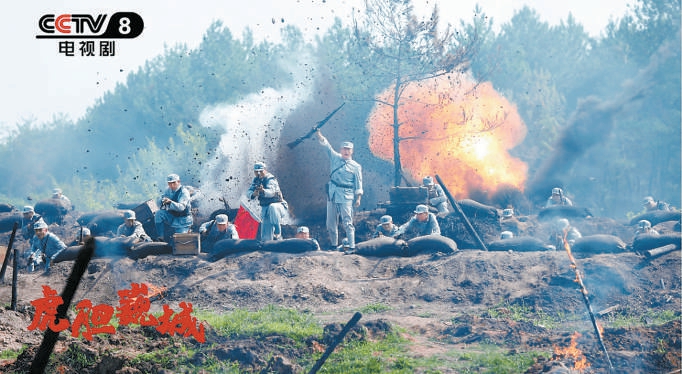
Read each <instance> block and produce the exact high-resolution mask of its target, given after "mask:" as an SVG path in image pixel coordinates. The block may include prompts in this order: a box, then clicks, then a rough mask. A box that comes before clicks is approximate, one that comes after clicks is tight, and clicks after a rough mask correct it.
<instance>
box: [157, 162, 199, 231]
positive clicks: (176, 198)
mask: <svg viewBox="0 0 682 374" xmlns="http://www.w3.org/2000/svg"><path fill="white" fill-rule="evenodd" d="M166 182H167V183H168V189H166V191H165V192H164V193H163V195H161V198H160V199H159V200H160V204H159V206H160V207H161V208H160V209H159V210H157V211H156V213H154V224H155V225H156V234H157V235H156V236H157V239H156V241H164V239H165V237H164V234H165V230H166V226H170V228H171V229H172V230H173V233H172V234H182V233H186V232H189V229H190V227H192V222H193V218H192V206H191V203H190V193H189V191H188V190H187V189H186V188H184V187H183V186H182V184H181V183H180V176H178V175H177V174H170V175H168V177H166ZM172 234H171V235H172Z"/></svg>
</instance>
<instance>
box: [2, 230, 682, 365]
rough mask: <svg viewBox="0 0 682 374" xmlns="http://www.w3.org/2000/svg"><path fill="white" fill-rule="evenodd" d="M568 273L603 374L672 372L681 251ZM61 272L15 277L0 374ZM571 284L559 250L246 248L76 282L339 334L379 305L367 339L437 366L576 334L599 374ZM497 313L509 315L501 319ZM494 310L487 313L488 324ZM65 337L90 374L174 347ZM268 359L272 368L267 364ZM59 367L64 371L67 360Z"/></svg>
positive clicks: (251, 346)
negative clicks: (388, 341) (90, 363)
mask: <svg viewBox="0 0 682 374" xmlns="http://www.w3.org/2000/svg"><path fill="white" fill-rule="evenodd" d="M318 229H319V228H318ZM316 230H317V229H316ZM314 231H315V230H314ZM3 252H4V251H3ZM577 265H578V269H579V270H580V271H581V274H582V277H583V280H584V283H585V285H586V287H587V289H588V291H589V299H590V302H591V305H592V308H593V311H594V313H595V315H596V316H597V318H598V320H599V321H600V323H601V324H602V325H603V326H604V331H603V340H604V344H605V348H606V350H607V352H608V354H609V356H610V360H611V362H612V364H613V366H614V369H615V371H614V372H619V373H621V372H622V373H679V372H680V370H681V369H682V362H681V356H682V353H681V351H680V349H681V344H682V330H681V326H680V319H679V316H680V313H679V311H680V310H682V305H681V289H682V288H681V269H682V261H681V256H680V251H679V250H676V251H673V252H670V253H667V254H665V255H662V256H659V257H655V258H645V257H644V256H642V255H640V254H637V253H634V252H627V251H624V252H622V253H605V254H595V255H591V256H586V257H584V258H579V259H578V260H577ZM72 266H73V262H71V261H66V262H61V263H57V264H55V265H54V267H53V269H52V271H51V273H50V274H49V275H41V273H30V274H27V273H25V272H23V271H22V272H20V273H19V274H18V285H19V287H18V295H17V296H18V303H17V304H18V308H17V311H11V310H8V308H3V309H2V310H0V351H5V350H8V349H12V350H20V349H22V347H25V348H26V349H25V350H24V353H23V354H22V355H21V356H20V357H19V358H18V359H17V360H7V361H4V362H2V363H0V371H2V372H24V371H27V370H28V368H29V367H30V363H31V361H32V360H33V357H34V356H35V354H36V352H37V348H38V346H39V345H40V342H41V341H42V338H43V333H42V332H41V331H38V330H33V331H29V330H28V329H27V327H28V326H29V325H30V324H31V322H32V318H33V311H34V309H33V307H32V305H31V301H33V300H36V299H38V298H41V297H42V296H43V294H42V292H43V290H42V286H43V285H49V286H50V287H52V288H53V289H55V290H57V291H58V292H61V291H62V289H63V288H64V286H65V284H66V279H67V277H68V275H69V273H70V272H71V268H72ZM575 278H576V274H575V271H574V269H573V268H572V267H571V266H570V262H569V260H568V256H567V253H566V252H565V251H534V252H510V251H505V252H486V251H482V250H473V249H460V250H459V251H457V252H455V253H454V254H450V255H440V254H421V255H417V256H414V257H363V256H360V255H355V254H350V255H348V254H344V253H342V252H332V251H316V252H305V253H299V254H292V253H270V252H261V251H257V252H251V253H242V254H234V255H230V256H227V257H225V258H222V259H220V260H218V261H216V262H209V261H206V254H200V255H199V256H172V255H159V256H149V257H146V258H142V259H138V260H133V259H130V258H126V257H123V258H96V259H93V260H92V261H91V262H90V264H89V266H88V269H87V271H86V273H85V275H84V276H83V278H82V281H81V284H80V286H79V288H78V290H77V292H76V294H75V296H74V303H76V302H78V301H80V300H83V299H89V300H91V301H92V303H93V304H94V305H96V304H108V305H118V301H119V295H118V294H117V291H119V290H122V289H128V288H130V285H131V283H146V284H150V285H154V286H158V287H165V288H166V290H165V291H164V292H163V294H162V296H161V298H159V299H156V300H154V301H152V310H153V311H160V310H161V306H162V305H163V304H166V305H169V306H170V307H171V308H174V309H176V310H177V309H179V307H178V305H179V304H180V303H181V302H190V303H192V304H193V307H194V309H195V310H199V309H201V310H210V311H214V312H217V313H220V312H227V311H232V310H235V309H237V308H243V309H248V310H257V309H260V308H263V307H266V306H268V305H277V306H281V307H286V308H294V309H296V310H300V311H307V312H310V313H312V314H313V315H314V316H315V317H316V318H318V319H319V320H320V321H322V323H324V324H328V328H329V329H328V330H329V331H330V332H333V331H338V327H339V326H341V325H342V324H344V323H346V321H348V320H349V319H350V318H351V316H352V315H353V313H354V312H355V311H358V310H360V309H361V308H363V307H366V306H368V305H383V306H388V307H390V309H389V308H386V309H388V310H385V311H381V312H379V313H364V314H363V317H362V319H361V321H360V323H359V325H360V326H361V327H364V328H365V331H368V334H369V336H370V337H371V336H373V335H381V334H382V333H385V332H386V331H387V330H388V329H390V328H391V327H390V326H399V327H402V328H405V329H406V330H407V331H408V333H407V334H406V336H407V337H408V338H409V339H412V340H414V341H415V343H416V344H414V345H413V354H414V355H415V356H423V357H440V358H442V360H444V361H447V360H451V359H452V355H448V354H447V353H448V352H452V351H457V350H462V349H464V348H465V347H467V346H468V345H470V344H472V343H483V342H487V343H492V344H496V345H499V346H502V347H507V348H508V349H510V350H512V352H524V351H528V350H531V349H532V350H545V351H548V352H552V351H553V349H554V348H555V347H568V346H569V345H570V342H571V338H572V336H574V333H575V332H576V331H578V332H580V333H581V335H582V336H581V337H580V338H579V339H578V340H577V348H578V349H580V350H581V351H582V353H583V354H584V356H585V358H586V359H587V362H588V363H589V364H590V367H589V368H588V369H585V370H584V371H583V372H587V373H607V372H609V370H608V364H607V362H608V361H607V360H606V358H605V355H604V354H603V350H602V349H601V347H600V346H599V344H598V340H597V338H596V335H595V334H594V330H593V328H592V324H591V321H590V317H589V314H588V311H587V308H586V305H585V302H584V299H583V297H582V295H581V294H580V293H579V292H578V285H577V283H576V282H575ZM11 279H12V271H11V268H10V269H8V272H7V275H6V276H5V283H4V284H2V286H1V287H0V297H2V299H3V300H4V304H5V306H7V305H9V301H10V300H11V286H10V285H9V281H11ZM505 306H507V307H508V309H509V310H508V313H509V316H508V317H507V316H505V310H506V309H505ZM519 306H521V307H523V308H527V309H524V310H528V311H530V312H532V313H533V314H534V315H538V314H545V315H547V316H550V317H551V319H552V320H553V321H555V322H556V324H557V325H556V326H548V327H543V326H538V324H537V323H535V324H534V323H531V322H525V321H518V319H516V318H514V317H513V316H512V313H513V310H512V309H513V308H514V307H519ZM609 308H610V309H609ZM491 310H495V311H496V314H497V315H495V316H492V315H491ZM664 310H668V311H669V310H674V311H677V319H676V321H674V322H670V323H667V324H664V325H654V324H651V323H650V321H648V320H647V319H646V318H644V319H643V320H641V321H639V322H640V323H639V324H638V327H631V328H613V327H610V325H609V321H610V320H613V319H616V318H619V317H620V318H625V317H627V316H645V315H647V314H646V312H655V311H664ZM602 312H603V313H602ZM206 327H207V330H206V339H207V341H208V342H212V343H218V344H214V345H212V348H211V350H212V352H211V353H212V354H213V355H215V356H216V357H219V358H222V359H230V360H236V361H238V362H239V363H240V367H241V368H242V369H243V370H244V371H254V372H261V371H262V370H264V371H266V372H267V371H270V372H282V373H284V372H300V370H301V368H300V367H297V366H296V365H295V364H290V362H292V361H293V360H295V359H296V358H297V357H299V356H300V355H301V354H302V352H296V351H291V350H287V349H284V348H282V347H283V346H285V344H282V341H280V340H281V339H284V338H282V337H279V338H278V337H268V338H265V339H259V340H253V339H250V340H249V339H247V340H232V341H226V340H224V339H219V338H218V337H217V336H216V335H215V334H214V333H212V332H211V329H210V326H206ZM66 335H67V334H66V333H62V336H61V337H60V340H59V341H58V342H57V346H56V347H55V354H59V353H64V352H66V351H67V350H68V349H69V347H70V346H73V345H80V346H83V347H85V348H84V349H85V350H86V351H88V352H92V354H93V355H95V356H98V357H99V358H98V359H97V362H98V363H97V365H96V366H95V367H93V368H91V369H87V371H86V372H92V373H95V372H112V373H113V372H119V373H137V372H157V370H156V369H155V368H154V367H149V368H144V367H137V368H132V367H130V366H129V364H128V361H129V357H131V356H132V355H133V354H132V353H131V352H137V353H139V352H145V351H147V352H148V351H153V350H155V349H160V347H163V346H164V344H172V343H169V340H168V339H167V336H164V335H163V334H160V333H158V332H156V331H154V330H153V329H151V328H137V327H136V328H132V327H130V328H129V327H120V328H118V329H117V331H116V333H115V334H110V335H101V336H96V337H95V338H94V339H93V340H92V341H87V340H85V339H84V338H82V337H79V338H72V337H70V335H68V336H66ZM150 337H151V338H152V339H149V338H150ZM278 339H279V340H278ZM212 340H213V341H212ZM197 344H198V343H197ZM326 344H329V341H328V340H325V339H324V338H320V339H318V340H315V339H311V341H310V343H309V347H308V348H309V350H310V351H315V350H317V351H320V350H321V349H324V346H325V345H326ZM103 352H106V354H104V353H103ZM60 357H61V356H60ZM266 357H273V359H270V360H269V361H266V359H265V358H266ZM274 358H277V359H274ZM282 362H284V364H283V363H282ZM572 367H573V359H572V358H569V357H564V356H562V355H555V358H554V360H545V361H540V362H537V363H536V364H535V365H534V366H533V367H532V368H531V369H530V370H529V371H528V372H529V373H550V372H551V373H560V372H571V371H570V370H569V369H567V368H572ZM562 370H563V371H562ZM60 371H61V372H73V371H70V370H69V366H68V363H67V362H64V364H63V365H62V367H61V368H60ZM81 372H83V371H81ZM444 372H447V371H444Z"/></svg>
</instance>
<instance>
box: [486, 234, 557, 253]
mask: <svg viewBox="0 0 682 374" xmlns="http://www.w3.org/2000/svg"><path fill="white" fill-rule="evenodd" d="M488 250H489V251H515V252H536V251H547V250H548V247H547V245H546V244H545V243H544V242H543V241H542V240H540V239H537V238H534V237H531V236H519V237H515V238H509V239H499V240H495V241H492V242H490V243H488Z"/></svg>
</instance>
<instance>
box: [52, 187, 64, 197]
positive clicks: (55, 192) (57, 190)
mask: <svg viewBox="0 0 682 374" xmlns="http://www.w3.org/2000/svg"><path fill="white" fill-rule="evenodd" d="M61 196H62V189H61V188H55V189H53V190H52V197H53V198H60V197H61Z"/></svg>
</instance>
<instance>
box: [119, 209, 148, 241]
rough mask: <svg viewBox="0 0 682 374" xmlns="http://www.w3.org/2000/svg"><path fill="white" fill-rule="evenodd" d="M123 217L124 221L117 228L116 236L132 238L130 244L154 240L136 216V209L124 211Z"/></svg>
mask: <svg viewBox="0 0 682 374" xmlns="http://www.w3.org/2000/svg"><path fill="white" fill-rule="evenodd" d="M123 219H124V222H123V223H122V224H121V225H120V226H118V229H117V230H116V236H118V237H120V238H128V239H130V244H137V243H140V242H150V241H152V238H150V237H149V235H147V233H146V232H145V231H144V227H142V223H141V222H140V221H138V220H137V218H136V217H135V212H134V211H132V210H126V211H125V212H123Z"/></svg>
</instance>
